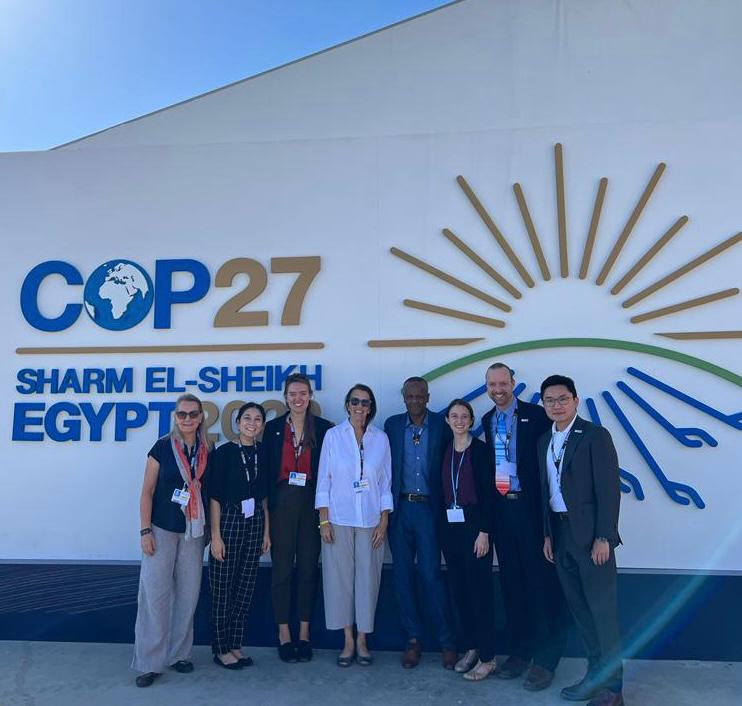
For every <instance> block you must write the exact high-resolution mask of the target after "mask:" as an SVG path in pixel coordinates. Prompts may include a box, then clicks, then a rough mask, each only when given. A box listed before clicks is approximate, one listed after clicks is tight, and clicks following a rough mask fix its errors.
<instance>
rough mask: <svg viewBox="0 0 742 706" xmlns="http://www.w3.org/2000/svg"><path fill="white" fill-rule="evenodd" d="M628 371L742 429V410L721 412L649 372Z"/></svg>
mask: <svg viewBox="0 0 742 706" xmlns="http://www.w3.org/2000/svg"><path fill="white" fill-rule="evenodd" d="M626 371H627V372H628V373H629V375H633V376H634V377H635V378H639V380H642V381H643V382H646V383H648V384H649V385H652V387H656V388H657V389H658V390H661V391H662V392H664V393H666V394H668V395H670V396H671V397H674V398H675V399H676V400H680V401H681V402H685V404H687V405H690V406H691V407H694V408H695V409H698V410H700V411H701V412H703V413H704V414H708V415H709V416H710V417H713V418H714V419H718V420H719V421H720V422H724V424H728V425H729V426H730V427H732V428H733V429H736V430H737V431H741V430H742V412H735V413H733V414H724V412H720V411H719V410H718V409H714V408H713V407H711V406H709V405H707V404H705V403H704V402H701V401H700V400H697V399H696V398H695V397H691V396H690V395H686V394H685V393H684V392H681V391H680V390H677V389H675V388H674V387H671V386H670V385H668V384H667V383H665V382H662V381H661V380H658V379H657V378H653V377H652V376H651V375H648V374H647V373H645V372H642V371H641V370H638V369H637V368H626Z"/></svg>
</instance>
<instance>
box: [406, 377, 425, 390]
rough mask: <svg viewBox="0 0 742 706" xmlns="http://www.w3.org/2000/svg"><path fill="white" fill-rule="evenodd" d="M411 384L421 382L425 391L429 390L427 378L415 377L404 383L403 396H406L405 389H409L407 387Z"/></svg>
mask: <svg viewBox="0 0 742 706" xmlns="http://www.w3.org/2000/svg"><path fill="white" fill-rule="evenodd" d="M411 382H421V383H422V384H423V385H425V389H426V390H427V389H428V381H427V380H426V379H425V378H421V377H420V376H419V375H413V376H412V377H409V378H407V379H406V380H405V381H404V382H403V383H402V394H404V389H405V387H407V385H408V384H409V383H411Z"/></svg>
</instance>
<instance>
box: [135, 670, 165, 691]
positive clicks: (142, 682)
mask: <svg viewBox="0 0 742 706" xmlns="http://www.w3.org/2000/svg"><path fill="white" fill-rule="evenodd" d="M159 676H160V674H159V673H158V672H145V673H144V674H140V675H139V676H138V677H137V678H136V680H135V681H134V683H135V684H136V685H137V686H138V687H140V688H142V689H143V688H144V687H145V686H152V683H153V682H154V680H155V679H157V677H159Z"/></svg>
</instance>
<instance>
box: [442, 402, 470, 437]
mask: <svg viewBox="0 0 742 706" xmlns="http://www.w3.org/2000/svg"><path fill="white" fill-rule="evenodd" d="M456 406H460V407H466V408H467V409H468V410H469V416H470V417H471V424H470V425H469V428H470V429H471V428H472V427H473V426H474V409H473V408H472V406H471V405H470V404H469V403H468V402H467V401H466V400H462V399H460V398H458V397H457V398H456V399H455V400H451V401H450V402H449V403H448V407H446V417H448V413H449V412H450V411H451V410H452V409H453V408H454V407H456Z"/></svg>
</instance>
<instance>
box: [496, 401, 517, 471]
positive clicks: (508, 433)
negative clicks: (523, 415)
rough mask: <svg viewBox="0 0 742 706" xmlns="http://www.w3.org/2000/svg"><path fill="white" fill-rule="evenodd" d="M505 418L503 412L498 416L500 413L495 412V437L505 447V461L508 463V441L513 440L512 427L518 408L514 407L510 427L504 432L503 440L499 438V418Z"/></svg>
mask: <svg viewBox="0 0 742 706" xmlns="http://www.w3.org/2000/svg"><path fill="white" fill-rule="evenodd" d="M501 416H502V417H504V416H505V412H503V413H502V415H500V413H499V412H498V411H497V410H495V436H496V437H497V438H498V440H499V441H500V443H501V444H502V445H503V446H504V447H505V460H506V461H508V462H509V461H510V440H511V439H512V438H513V427H514V426H515V422H516V419H517V417H518V408H517V407H516V408H515V409H514V410H513V414H512V416H511V417H510V426H509V427H508V428H507V429H506V431H505V438H504V439H503V438H502V437H501V436H500V429H499V426H500V417H501Z"/></svg>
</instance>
